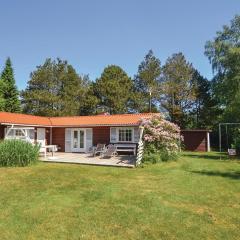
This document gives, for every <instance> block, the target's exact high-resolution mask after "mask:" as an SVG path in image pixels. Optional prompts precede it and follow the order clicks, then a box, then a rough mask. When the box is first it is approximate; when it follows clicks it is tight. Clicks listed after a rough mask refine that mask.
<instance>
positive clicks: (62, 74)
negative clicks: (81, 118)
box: [22, 59, 89, 116]
mask: <svg viewBox="0 0 240 240" xmlns="http://www.w3.org/2000/svg"><path fill="white" fill-rule="evenodd" d="M30 78H31V79H30V80H29V82H28V86H27V88H26V90H25V91H23V92H22V98H23V104H24V111H25V112H26V113H30V114H35V115H41V116H67V115H68V116H71V115H79V114H81V113H82V112H81V111H82V109H84V108H85V100H86V98H87V97H86V96H87V94H88V89H89V80H88V78H87V77H81V76H79V75H78V74H77V73H76V71H75V69H74V68H73V67H72V66H71V65H69V64H68V63H67V61H62V60H61V59H57V60H51V59H47V60H46V61H45V62H44V64H43V65H40V66H38V67H37V69H36V70H35V71H34V72H32V73H31V75H30ZM83 112H84V111H83ZM83 114H84V113H83Z"/></svg>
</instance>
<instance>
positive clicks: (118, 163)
mask: <svg viewBox="0 0 240 240" xmlns="http://www.w3.org/2000/svg"><path fill="white" fill-rule="evenodd" d="M40 160H41V161H43V162H49V163H51V162H54V163H70V164H86V165H99V166H113V167H127V168H133V167H135V162H136V156H133V155H120V156H117V157H112V158H100V157H99V156H96V157H93V156H91V154H86V153H62V152H57V153H55V154H54V157H53V158H52V157H51V153H48V155H47V158H44V157H41V158H40Z"/></svg>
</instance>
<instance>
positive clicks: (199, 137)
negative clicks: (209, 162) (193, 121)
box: [181, 130, 208, 152]
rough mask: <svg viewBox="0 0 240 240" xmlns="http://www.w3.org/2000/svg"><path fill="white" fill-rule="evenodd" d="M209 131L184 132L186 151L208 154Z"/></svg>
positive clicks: (182, 132)
mask: <svg viewBox="0 0 240 240" xmlns="http://www.w3.org/2000/svg"><path fill="white" fill-rule="evenodd" d="M207 133H208V132H207V131H199V130H195V131H194V130H182V131H181V135H182V136H183V137H184V140H183V144H184V149H185V150H187V151H197V152H207V145H208V139H207Z"/></svg>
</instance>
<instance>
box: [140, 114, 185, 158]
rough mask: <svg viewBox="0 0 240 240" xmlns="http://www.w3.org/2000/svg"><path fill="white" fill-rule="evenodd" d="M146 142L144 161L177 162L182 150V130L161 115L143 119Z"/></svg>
mask: <svg viewBox="0 0 240 240" xmlns="http://www.w3.org/2000/svg"><path fill="white" fill-rule="evenodd" d="M141 125H142V126H143V127H144V132H143V140H144V142H145V147H144V156H143V161H144V162H147V161H150V162H153V163H156V162H160V161H168V160H176V159H177V158H178V156H179V152H180V149H181V135H180V128H179V127H178V126H177V125H176V124H174V123H171V122H169V121H167V120H165V119H164V118H163V116H162V115H161V114H159V115H154V116H153V117H152V118H150V119H142V122H141Z"/></svg>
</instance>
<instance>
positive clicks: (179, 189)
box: [0, 153, 240, 240]
mask: <svg viewBox="0 0 240 240" xmlns="http://www.w3.org/2000/svg"><path fill="white" fill-rule="evenodd" d="M219 156H220V155H218V154H217V153H211V154H207V153H205V154H196V153H183V156H182V157H181V159H180V160H178V161H177V162H169V163H162V164H156V165H148V166H145V167H144V168H138V169H124V168H111V167H94V166H81V165H67V164H51V163H39V164H38V165H35V166H31V167H24V168H0V239H1V240H3V239H11V240H14V239H24V240H26V239H71V240H72V239H104V240H107V239H134V240H137V239H158V240H159V239H184V240H186V239H191V240H193V239H197V240H199V239H224V240H226V239H231V240H233V239H240V160H239V161H237V160H228V159H226V158H224V157H223V158H222V159H219Z"/></svg>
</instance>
